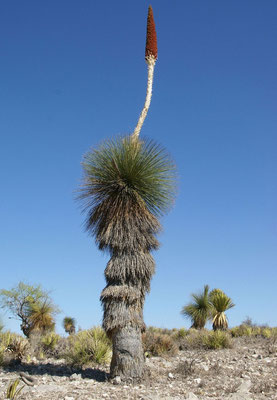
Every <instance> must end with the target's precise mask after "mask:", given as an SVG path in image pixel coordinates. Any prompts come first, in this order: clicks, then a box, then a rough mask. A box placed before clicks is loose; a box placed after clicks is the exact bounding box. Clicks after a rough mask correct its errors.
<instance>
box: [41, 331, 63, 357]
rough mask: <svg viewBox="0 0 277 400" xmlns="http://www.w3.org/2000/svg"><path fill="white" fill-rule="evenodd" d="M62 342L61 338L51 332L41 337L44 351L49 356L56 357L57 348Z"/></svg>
mask: <svg viewBox="0 0 277 400" xmlns="http://www.w3.org/2000/svg"><path fill="white" fill-rule="evenodd" d="M59 340H60V336H59V335H58V334H57V333H55V332H49V333H47V334H46V335H43V336H42V337H41V344H42V348H43V351H44V352H45V353H46V354H47V355H55V348H56V345H57V343H58V341H59Z"/></svg>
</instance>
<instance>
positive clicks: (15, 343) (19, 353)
mask: <svg viewBox="0 0 277 400" xmlns="http://www.w3.org/2000/svg"><path fill="white" fill-rule="evenodd" d="M29 348H30V346H29V342H28V340H27V339H25V338H24V337H22V336H20V335H16V334H14V333H12V334H11V338H10V343H9V345H8V347H7V351H8V352H10V353H11V354H12V358H13V359H14V360H20V361H21V360H22V359H23V357H24V356H25V355H27V353H28V350H29Z"/></svg>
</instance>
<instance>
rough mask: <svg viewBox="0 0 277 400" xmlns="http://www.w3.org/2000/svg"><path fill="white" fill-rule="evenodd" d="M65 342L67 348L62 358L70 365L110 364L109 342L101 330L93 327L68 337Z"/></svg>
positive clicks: (110, 350) (110, 351)
mask: <svg viewBox="0 0 277 400" xmlns="http://www.w3.org/2000/svg"><path fill="white" fill-rule="evenodd" d="M67 340H68V342H69V348H68V349H67V351H66V352H65V354H64V356H65V358H66V360H67V361H68V362H69V363H70V364H72V365H76V366H82V365H85V364H89V363H96V364H106V363H109V362H110V359H111V354H112V349H111V342H110V340H109V339H108V337H107V336H106V334H105V332H104V330H103V329H102V328H100V327H95V328H92V329H89V330H86V331H81V332H78V333H77V334H76V335H71V336H69V338H68V339H67Z"/></svg>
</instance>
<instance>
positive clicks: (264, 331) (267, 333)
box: [261, 327, 272, 339]
mask: <svg viewBox="0 0 277 400" xmlns="http://www.w3.org/2000/svg"><path fill="white" fill-rule="evenodd" d="M261 335H262V336H263V337H264V338H267V339H269V338H271V336H272V330H271V329H270V328H267V327H266V328H261Z"/></svg>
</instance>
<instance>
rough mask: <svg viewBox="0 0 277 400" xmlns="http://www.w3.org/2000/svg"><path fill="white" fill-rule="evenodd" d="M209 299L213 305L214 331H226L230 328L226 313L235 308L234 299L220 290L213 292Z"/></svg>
mask: <svg viewBox="0 0 277 400" xmlns="http://www.w3.org/2000/svg"><path fill="white" fill-rule="evenodd" d="M209 297H210V302H211V305H212V322H213V329H214V330H215V331H216V330H218V329H220V330H226V329H227V328H228V319H227V317H226V315H225V312H226V311H227V310H229V309H230V308H232V307H234V306H235V304H234V303H233V302H232V299H231V298H230V297H228V296H227V295H226V294H225V293H224V292H223V291H222V290H220V289H214V290H212V291H211V293H210V296H209Z"/></svg>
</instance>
